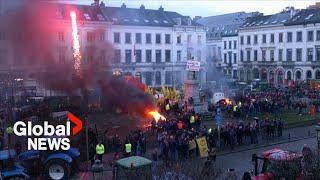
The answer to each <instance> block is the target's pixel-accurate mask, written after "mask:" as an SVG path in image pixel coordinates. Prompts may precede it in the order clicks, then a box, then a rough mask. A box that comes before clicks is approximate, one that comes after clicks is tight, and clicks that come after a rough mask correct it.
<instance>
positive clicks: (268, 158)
mask: <svg viewBox="0 0 320 180" xmlns="http://www.w3.org/2000/svg"><path fill="white" fill-rule="evenodd" d="M302 157H303V156H302V153H296V152H290V151H285V150H282V149H279V148H274V149H271V150H268V151H265V152H263V153H262V156H258V155H257V154H253V155H252V162H253V163H254V177H252V178H251V179H252V180H274V179H282V178H284V179H292V180H299V179H301V159H302ZM261 161H262V163H261ZM261 164H262V166H261Z"/></svg>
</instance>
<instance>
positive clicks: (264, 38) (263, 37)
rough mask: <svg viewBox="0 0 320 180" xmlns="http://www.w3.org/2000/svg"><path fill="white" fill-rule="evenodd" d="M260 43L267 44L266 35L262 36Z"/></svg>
mask: <svg viewBox="0 0 320 180" xmlns="http://www.w3.org/2000/svg"><path fill="white" fill-rule="evenodd" d="M262 43H267V35H266V34H263V35H262Z"/></svg>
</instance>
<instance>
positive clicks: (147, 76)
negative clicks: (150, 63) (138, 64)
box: [146, 72, 152, 86]
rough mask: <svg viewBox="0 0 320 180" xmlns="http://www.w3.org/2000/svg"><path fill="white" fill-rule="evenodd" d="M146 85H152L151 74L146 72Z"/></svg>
mask: <svg viewBox="0 0 320 180" xmlns="http://www.w3.org/2000/svg"><path fill="white" fill-rule="evenodd" d="M146 85H148V86H151V85H152V72H146Z"/></svg>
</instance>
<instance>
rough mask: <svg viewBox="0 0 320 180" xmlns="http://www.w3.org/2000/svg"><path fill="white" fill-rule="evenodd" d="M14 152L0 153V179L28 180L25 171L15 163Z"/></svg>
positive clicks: (4, 151)
mask: <svg viewBox="0 0 320 180" xmlns="http://www.w3.org/2000/svg"><path fill="white" fill-rule="evenodd" d="M15 157H16V152H15V151H14V150H13V149H11V150H2V151H0V179H21V180H22V179H28V178H29V176H28V175H27V174H26V170H25V168H24V167H23V166H21V165H20V164H19V163H18V162H16V161H15Z"/></svg>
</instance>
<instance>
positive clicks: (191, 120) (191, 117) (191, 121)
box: [189, 114, 196, 126]
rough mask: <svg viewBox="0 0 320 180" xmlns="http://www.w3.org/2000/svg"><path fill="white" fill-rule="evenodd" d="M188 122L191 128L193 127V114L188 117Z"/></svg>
mask: <svg viewBox="0 0 320 180" xmlns="http://www.w3.org/2000/svg"><path fill="white" fill-rule="evenodd" d="M189 122H190V125H191V126H193V124H194V123H195V122H196V120H195V117H194V115H193V114H192V115H191V116H190V119H189Z"/></svg>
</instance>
